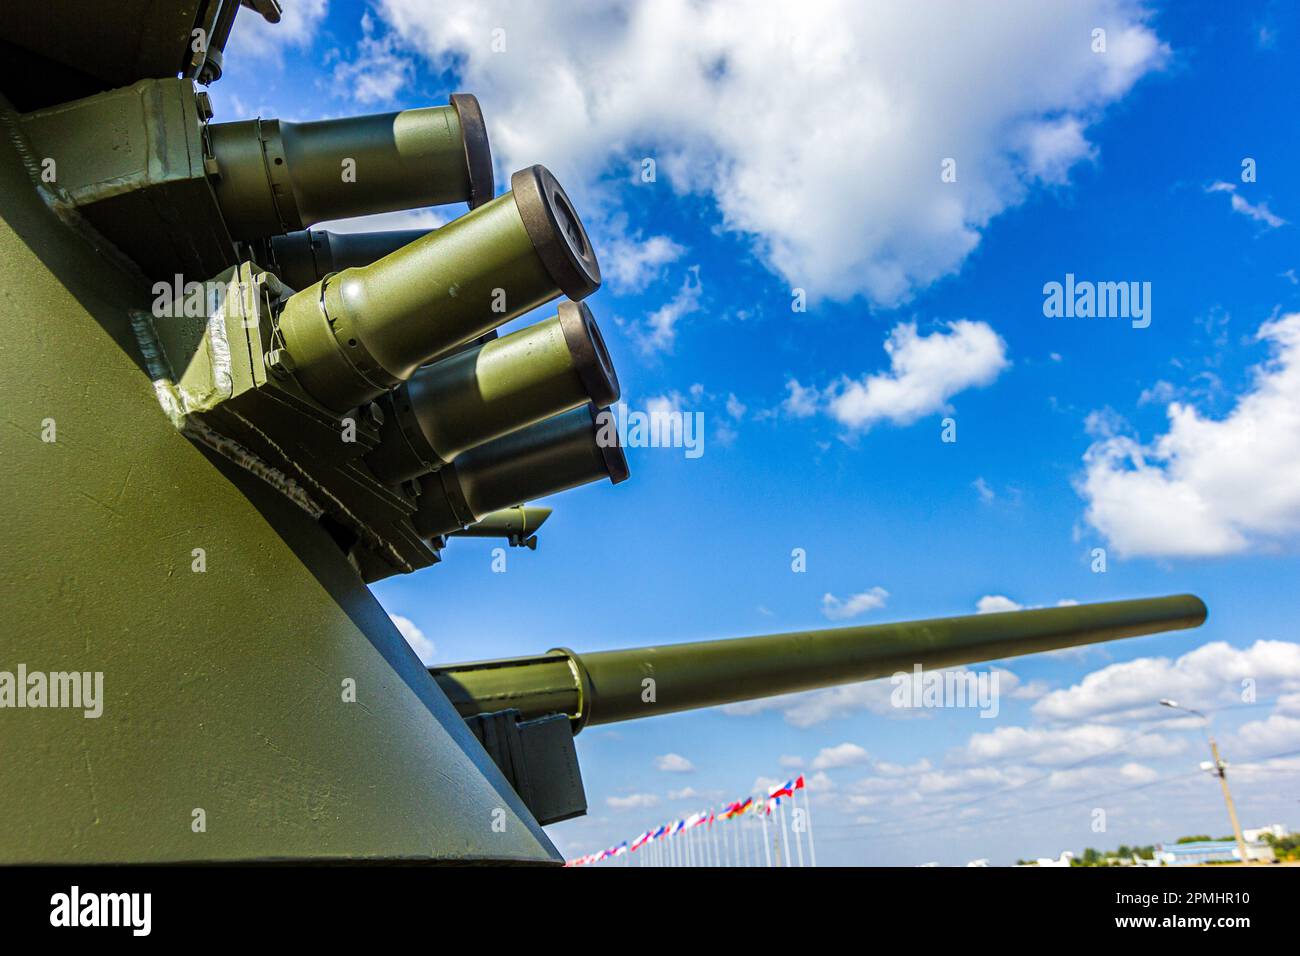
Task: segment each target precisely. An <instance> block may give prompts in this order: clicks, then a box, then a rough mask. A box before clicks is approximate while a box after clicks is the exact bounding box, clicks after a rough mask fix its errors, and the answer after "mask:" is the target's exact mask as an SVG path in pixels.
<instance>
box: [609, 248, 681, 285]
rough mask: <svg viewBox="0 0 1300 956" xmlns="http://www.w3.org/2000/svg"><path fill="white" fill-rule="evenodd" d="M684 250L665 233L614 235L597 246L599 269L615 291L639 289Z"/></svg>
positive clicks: (674, 260) (678, 257)
mask: <svg viewBox="0 0 1300 956" xmlns="http://www.w3.org/2000/svg"><path fill="white" fill-rule="evenodd" d="M684 252H686V247H685V246H682V245H679V244H677V243H676V242H674V241H673V240H672V239H670V238H669V237H668V236H651V237H650V238H649V239H642V238H641V235H640V233H638V234H637V235H636V236H632V237H629V236H623V235H619V236H615V237H613V238H611V239H610V240H609V241H608V242H605V243H603V244H602V246H601V255H600V272H601V275H602V276H604V278H605V279H606V280H608V282H609V284H610V287H611V288H613V289H614V291H616V292H640V291H641V290H643V289H644V288H645V287H646V286H648V285H649V284H650V282H651V281H652V280H653V279H655V278H656V277H657V276H658V275H659V274H660V273H661V271H662V267H663V266H666V265H668V264H669V263H672V262H676V261H677V260H678V259H680V258H681V257H682V254H683V253H684Z"/></svg>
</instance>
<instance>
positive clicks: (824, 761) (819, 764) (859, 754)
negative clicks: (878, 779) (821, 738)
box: [812, 742, 867, 770]
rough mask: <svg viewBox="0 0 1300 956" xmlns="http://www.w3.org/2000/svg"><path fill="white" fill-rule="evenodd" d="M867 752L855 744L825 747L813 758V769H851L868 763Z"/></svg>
mask: <svg viewBox="0 0 1300 956" xmlns="http://www.w3.org/2000/svg"><path fill="white" fill-rule="evenodd" d="M866 761H867V752H866V751H865V750H863V749H862V748H861V747H859V746H858V745H857V744H853V743H847V742H846V743H842V744H836V745H835V746H834V747H823V748H822V750H821V752H820V753H818V754H817V756H816V757H814V758H813V762H812V768H813V769H814V770H834V769H836V768H838V767H851V766H853V765H854V764H859V763H866Z"/></svg>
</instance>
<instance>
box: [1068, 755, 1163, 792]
mask: <svg viewBox="0 0 1300 956" xmlns="http://www.w3.org/2000/svg"><path fill="white" fill-rule="evenodd" d="M1159 779H1160V774H1159V773H1158V772H1157V771H1155V770H1153V769H1152V768H1151V767H1148V766H1146V765H1145V764H1140V763H1137V762H1136V761H1132V760H1130V761H1129V762H1128V763H1125V764H1122V765H1120V766H1118V767H1076V768H1074V769H1072V770H1053V771H1052V772H1051V774H1050V775H1049V776H1048V778H1047V780H1046V782H1045V783H1044V787H1045V789H1047V790H1056V791H1065V792H1070V793H1077V792H1079V791H1081V790H1096V789H1097V788H1098V787H1109V786H1120V785H1127V786H1137V785H1139V784H1144V783H1152V782H1154V781H1156V780H1159Z"/></svg>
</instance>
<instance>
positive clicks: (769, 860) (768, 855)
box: [759, 806, 772, 868]
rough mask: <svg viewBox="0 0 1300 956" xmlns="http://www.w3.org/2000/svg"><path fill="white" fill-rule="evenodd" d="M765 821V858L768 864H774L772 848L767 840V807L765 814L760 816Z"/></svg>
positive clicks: (764, 810) (764, 809) (769, 865)
mask: <svg viewBox="0 0 1300 956" xmlns="http://www.w3.org/2000/svg"><path fill="white" fill-rule="evenodd" d="M759 819H760V820H761V821H762V823H763V859H764V860H766V861H767V866H768V867H769V868H771V866H772V850H771V848H770V847H769V846H768V842H767V807H766V806H765V807H764V808H763V815H762V816H761V817H759Z"/></svg>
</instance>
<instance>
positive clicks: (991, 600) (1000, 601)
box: [975, 594, 1079, 614]
mask: <svg viewBox="0 0 1300 956" xmlns="http://www.w3.org/2000/svg"><path fill="white" fill-rule="evenodd" d="M1078 603H1079V602H1078V601H1076V600H1074V598H1061V600H1059V601H1057V602H1056V606H1057V607H1074V606H1075V605H1077V604H1078ZM1040 607H1043V605H1041V604H1028V605H1026V604H1021V603H1020V602H1019V601H1013V600H1011V598H1009V597H1007V596H1006V595H1005V594H986V595H984V596H983V597H982V598H980V599H979V600H978V601H976V602H975V613H976V614H1002V613H1004V612H1006V611H1030V610H1034V609H1035V608H1040Z"/></svg>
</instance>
